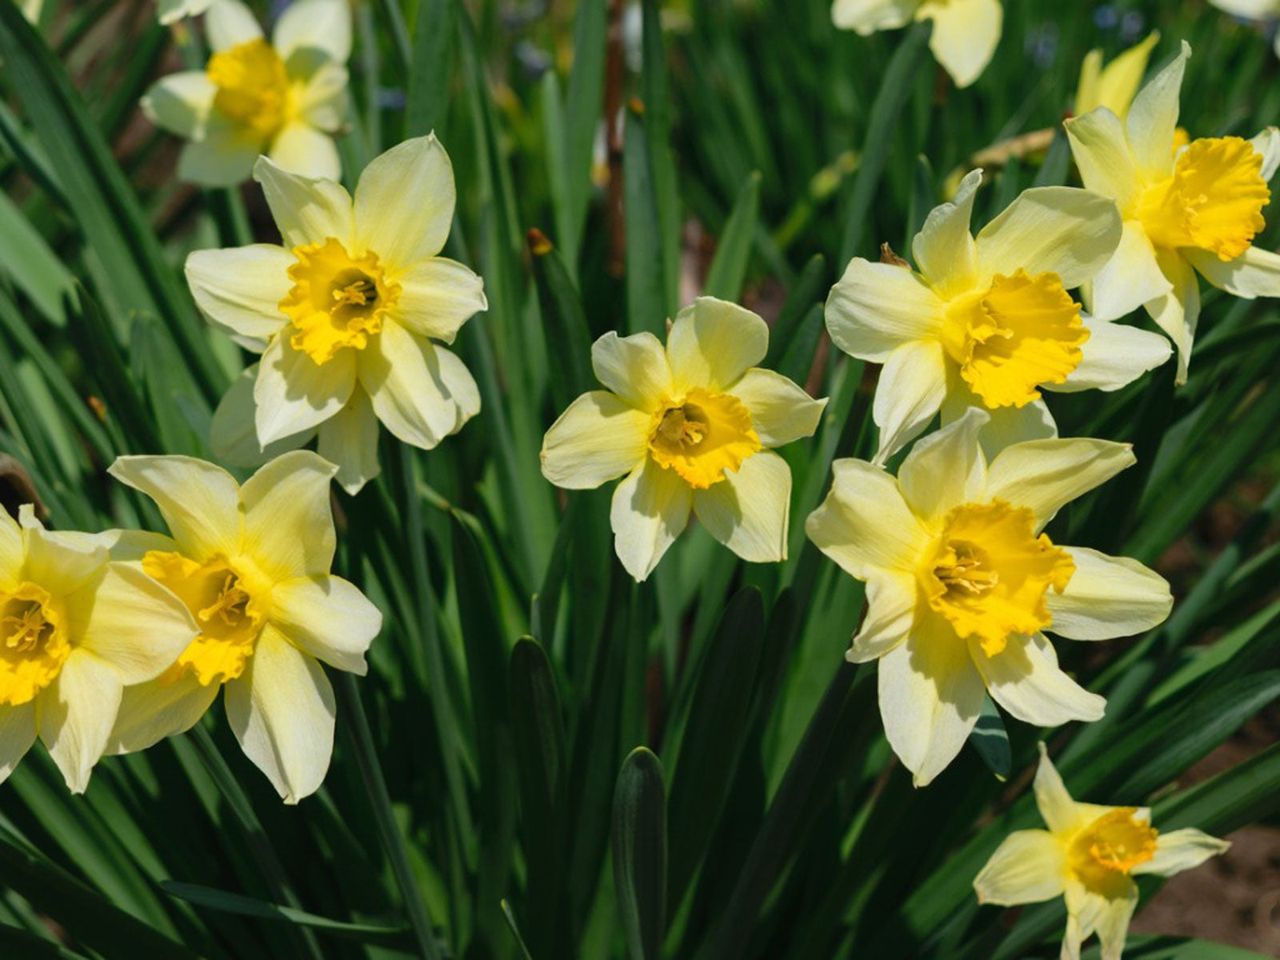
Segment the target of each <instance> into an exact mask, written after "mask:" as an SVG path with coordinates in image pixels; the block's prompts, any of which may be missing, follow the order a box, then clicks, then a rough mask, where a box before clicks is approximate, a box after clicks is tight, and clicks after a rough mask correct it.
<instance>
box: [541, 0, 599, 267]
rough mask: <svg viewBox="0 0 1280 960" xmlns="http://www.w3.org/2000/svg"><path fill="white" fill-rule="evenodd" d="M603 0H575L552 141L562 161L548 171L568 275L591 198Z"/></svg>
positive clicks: (576, 255) (576, 260)
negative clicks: (559, 132) (557, 129)
mask: <svg viewBox="0 0 1280 960" xmlns="http://www.w3.org/2000/svg"><path fill="white" fill-rule="evenodd" d="M608 6H609V4H608V0H583V2H581V3H579V4H578V7H577V16H576V17H575V22H574V32H573V68H572V70H571V71H570V74H569V89H568V92H567V94H566V96H565V103H564V111H563V116H564V120H565V122H564V129H563V137H564V139H563V141H562V143H561V144H556V145H555V150H556V151H557V152H559V154H560V157H561V159H562V163H558V164H554V165H553V168H552V170H551V177H552V190H553V195H554V196H558V197H559V198H560V200H559V202H558V203H556V205H555V216H556V232H557V233H558V234H559V236H558V238H557V239H558V240H559V242H560V244H561V245H562V246H563V247H564V250H565V264H566V266H567V267H568V270H569V275H570V276H573V277H576V276H577V275H578V254H579V252H580V250H581V249H582V228H583V225H584V224H585V223H586V219H587V203H588V201H589V199H590V197H591V189H592V188H591V162H592V157H593V155H594V152H595V143H596V134H597V132H598V131H599V129H600V120H601V117H602V116H603V109H602V107H603V105H604V66H605V15H606V12H607V10H608Z"/></svg>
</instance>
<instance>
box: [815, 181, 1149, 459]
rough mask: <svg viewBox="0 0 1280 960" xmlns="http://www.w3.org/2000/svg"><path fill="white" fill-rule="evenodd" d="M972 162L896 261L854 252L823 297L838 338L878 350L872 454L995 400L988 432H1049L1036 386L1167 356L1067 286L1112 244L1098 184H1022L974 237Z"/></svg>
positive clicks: (1115, 226) (1107, 206) (1109, 382)
mask: <svg viewBox="0 0 1280 960" xmlns="http://www.w3.org/2000/svg"><path fill="white" fill-rule="evenodd" d="M981 183H982V172H981V171H980V170H975V171H973V172H972V173H970V174H969V175H968V176H967V177H965V178H964V181H963V182H962V183H961V185H960V189H959V191H958V192H957V193H956V196H955V200H954V201H953V202H952V203H944V204H943V205H942V206H940V207H938V208H936V209H935V210H933V212H932V213H930V214H929V217H928V219H926V220H925V223H924V227H923V228H922V229H921V230H920V232H919V233H918V234H916V236H915V240H914V241H913V242H912V253H913V255H914V257H915V261H916V269H915V270H913V269H911V267H910V266H909V265H907V264H906V263H905V262H904V261H898V262H894V263H871V262H870V261H867V260H863V259H862V258H860V257H858V258H855V259H854V260H853V261H852V262H850V264H849V266H848V268H847V269H846V270H845V272H844V276H843V277H842V278H841V279H840V281H839V282H838V283H837V284H836V285H835V287H833V288H832V290H831V295H830V297H829V298H828V300H827V330H828V331H829V332H830V333H831V339H832V340H833V341H834V342H835V344H836V346H838V347H839V348H840V349H841V350H843V351H845V352H846V353H849V354H852V355H853V356H855V357H858V358H859V359H861V360H868V361H871V362H873V363H882V364H884V369H883V370H882V371H881V372H880V382H879V385H878V386H877V387H876V394H875V401H874V403H873V406H872V418H873V419H874V420H875V423H876V426H878V427H879V428H880V446H879V451H878V453H877V454H876V462H877V463H883V462H885V461H886V460H887V459H888V458H889V457H890V456H892V455H893V454H894V453H895V452H896V451H898V450H900V449H901V448H902V447H903V446H905V445H906V444H907V443H908V442H909V441H910V440H911V439H913V438H914V437H916V436H917V435H919V434H920V433H921V432H922V431H923V430H924V429H925V427H927V426H928V424H929V421H930V420H932V419H933V417H934V416H935V415H936V414H937V413H938V412H939V410H941V412H942V421H943V423H949V422H952V421H954V420H955V419H956V418H957V417H959V416H961V415H962V414H963V413H964V412H965V410H967V409H968V408H969V407H971V406H980V407H982V408H984V409H985V410H987V411H988V412H989V413H990V414H991V419H990V421H989V423H988V425H987V427H986V428H985V429H984V431H983V442H984V443H985V444H986V445H987V447H988V450H989V451H991V452H994V451H995V450H997V449H999V447H1000V446H1002V445H1005V444H1008V443H1014V442H1017V441H1019V440H1026V439H1031V438H1035V437H1046V436H1053V435H1054V434H1055V433H1056V432H1057V428H1056V427H1055V425H1054V422H1053V418H1052V417H1051V416H1050V415H1049V411H1048V408H1047V407H1046V406H1045V404H1044V402H1043V400H1042V399H1041V394H1040V390H1041V388H1046V389H1050V390H1063V391H1074V390H1087V389H1091V388H1096V389H1100V390H1115V389H1118V388H1119V387H1122V386H1124V385H1125V384H1127V383H1130V382H1132V381H1133V380H1134V379H1136V378H1137V377H1138V376H1140V375H1141V374H1142V373H1143V372H1144V371H1146V370H1150V369H1151V368H1152V367H1155V366H1158V365H1159V364H1161V363H1163V362H1164V361H1165V360H1167V359H1168V358H1169V346H1168V344H1167V343H1165V342H1164V338H1163V337H1160V336H1159V335H1157V334H1154V333H1149V332H1145V331H1142V330H1137V329H1135V328H1133V327H1128V326H1122V325H1120V324H1113V323H1108V322H1104V321H1102V320H1099V319H1098V318H1096V317H1089V316H1085V315H1082V314H1081V312H1080V307H1079V305H1078V304H1077V303H1076V302H1075V301H1074V300H1072V298H1071V296H1070V295H1069V294H1068V293H1067V291H1068V290H1071V289H1073V288H1075V287H1078V286H1080V285H1081V284H1082V283H1085V282H1086V281H1087V280H1089V279H1090V278H1091V277H1092V276H1093V275H1094V274H1095V273H1097V271H1098V270H1100V269H1101V268H1102V267H1103V266H1104V265H1105V264H1106V263H1107V261H1108V260H1109V259H1110V258H1111V256H1112V254H1113V253H1114V252H1115V249H1116V244H1117V243H1118V242H1119V240H1120V218H1119V215H1118V214H1117V213H1116V209H1115V204H1114V203H1112V202H1111V201H1110V200H1109V199H1107V198H1106V197H1103V196H1101V195H1099V194H1096V193H1091V192H1089V191H1087V190H1077V189H1073V188H1070V187H1039V188H1036V189H1032V190H1027V191H1026V192H1024V193H1023V194H1022V195H1021V196H1019V197H1018V198H1017V199H1016V200H1014V201H1013V203H1011V204H1010V205H1009V206H1008V208H1006V209H1005V211H1004V212H1003V213H1001V214H1000V215H999V216H998V217H996V218H995V219H994V220H992V221H991V222H990V223H989V224H987V226H986V227H984V228H983V229H982V230H981V231H980V232H979V233H978V235H977V237H976V238H974V237H972V236H970V232H969V221H970V217H971V215H972V212H973V202H974V196H975V194H976V193H977V190H978V187H979V186H980V185H981Z"/></svg>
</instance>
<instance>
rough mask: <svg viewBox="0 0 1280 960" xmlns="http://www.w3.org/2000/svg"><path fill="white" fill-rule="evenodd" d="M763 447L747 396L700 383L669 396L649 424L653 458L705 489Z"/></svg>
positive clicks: (665, 467) (689, 482) (694, 485)
mask: <svg viewBox="0 0 1280 960" xmlns="http://www.w3.org/2000/svg"><path fill="white" fill-rule="evenodd" d="M760 449H761V447H760V438H759V437H758V436H756V432H755V429H754V428H753V427H752V425H751V414H750V412H749V411H748V410H747V408H746V407H745V406H743V403H742V401H741V400H739V399H738V398H737V397H735V396H732V395H730V394H727V393H712V392H711V391H709V390H703V389H702V388H700V387H699V388H695V389H693V390H690V391H689V392H688V393H687V394H685V396H684V399H683V400H681V401H679V402H677V401H674V400H668V401H666V402H665V403H663V404H662V405H661V406H659V407H658V409H657V410H655V411H654V414H653V421H652V423H651V425H650V428H649V453H650V455H651V456H652V457H653V459H654V460H655V461H656V462H657V463H658V465H659V466H661V467H663V468H664V469H668V470H674V471H675V472H676V473H678V474H679V475H680V476H681V477H683V478H684V479H685V481H687V482H688V484H689V485H690V486H691V487H697V488H699V489H706V488H707V487H709V486H711V485H712V484H713V483H719V482H720V481H721V480H723V479H724V475H725V471H726V470H734V471H736V470H737V469H738V468H739V467H741V466H742V463H743V461H744V460H746V459H747V458H748V457H750V456H751V455H752V454H754V453H758V452H759V451H760Z"/></svg>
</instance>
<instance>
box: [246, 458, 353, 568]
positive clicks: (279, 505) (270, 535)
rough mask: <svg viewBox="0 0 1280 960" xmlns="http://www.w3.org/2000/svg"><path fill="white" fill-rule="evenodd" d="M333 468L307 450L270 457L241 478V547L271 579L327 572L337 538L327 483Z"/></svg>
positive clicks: (331, 476) (333, 471)
mask: <svg viewBox="0 0 1280 960" xmlns="http://www.w3.org/2000/svg"><path fill="white" fill-rule="evenodd" d="M335 473H337V467H335V466H334V465H333V464H332V463H330V462H329V461H328V460H325V459H324V458H322V457H320V456H318V455H317V454H314V453H312V452H311V451H310V450H295V451H293V452H292V453H286V454H284V455H283V456H280V457H276V459H274V460H272V461H271V462H270V463H268V464H267V465H266V466H264V467H262V468H261V469H259V470H258V472H257V473H255V474H254V475H253V476H252V477H250V478H249V479H248V480H246V481H245V483H244V486H243V487H241V489H240V500H241V503H242V504H243V506H244V539H243V541H242V549H243V551H244V552H245V553H246V554H248V555H249V556H250V557H252V558H253V561H254V562H255V563H256V564H257V565H258V567H259V568H260V569H261V570H262V572H263V573H265V574H266V575H267V576H268V577H270V578H271V580H272V582H273V583H280V582H282V581H285V580H292V579H294V578H295V577H306V576H311V575H312V574H321V573H328V572H329V569H330V567H332V566H333V553H334V550H335V548H336V546H337V539H336V535H335V533H334V529H333V508H332V506H331V505H330V494H331V489H330V484H329V482H330V481H331V480H332V479H333V476H334V474H335Z"/></svg>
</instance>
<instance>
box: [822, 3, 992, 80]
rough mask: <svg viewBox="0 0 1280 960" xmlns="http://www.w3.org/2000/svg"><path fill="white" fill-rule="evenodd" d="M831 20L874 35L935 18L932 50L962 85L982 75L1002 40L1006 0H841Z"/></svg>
mask: <svg viewBox="0 0 1280 960" xmlns="http://www.w3.org/2000/svg"><path fill="white" fill-rule="evenodd" d="M831 19H832V20H833V21H834V22H835V25H836V26H837V27H839V28H840V29H841V30H855V31H857V32H858V34H859V35H861V36H864V37H865V36H868V35H870V34H872V33H875V32H876V31H878V30H896V29H898V28H899V27H905V26H906V25H907V24H909V23H911V22H912V21H913V20H932V21H933V33H932V35H931V36H930V38H929V49H930V50H932V51H933V56H934V58H935V59H936V60H937V61H938V63H940V64H942V68H943V69H944V70H946V71H947V73H949V74H951V79H952V80H954V81H955V84H956V86H957V87H967V86H969V85H970V84H971V83H973V82H974V81H975V80H977V79H978V77H980V76H981V75H982V71H983V70H985V69H987V64H988V63H990V62H991V57H992V56H993V55H994V54H995V52H996V46H997V45H998V44H999V43H1000V31H1001V28H1002V26H1003V21H1004V9H1003V8H1002V7H1001V5H1000V0H835V3H834V4H833V5H832V7H831Z"/></svg>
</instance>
